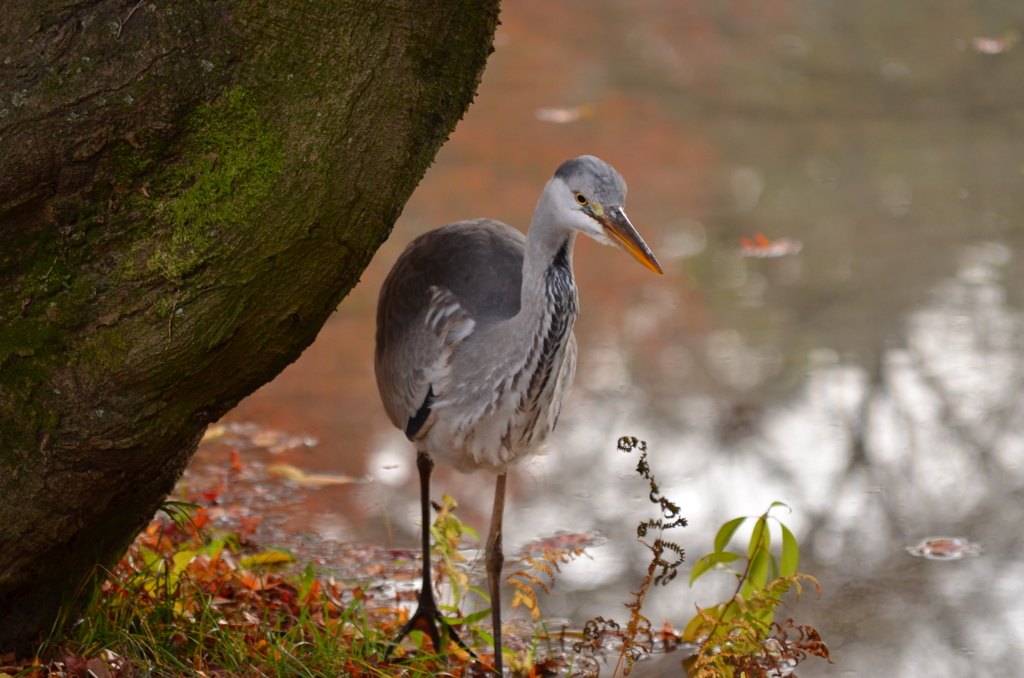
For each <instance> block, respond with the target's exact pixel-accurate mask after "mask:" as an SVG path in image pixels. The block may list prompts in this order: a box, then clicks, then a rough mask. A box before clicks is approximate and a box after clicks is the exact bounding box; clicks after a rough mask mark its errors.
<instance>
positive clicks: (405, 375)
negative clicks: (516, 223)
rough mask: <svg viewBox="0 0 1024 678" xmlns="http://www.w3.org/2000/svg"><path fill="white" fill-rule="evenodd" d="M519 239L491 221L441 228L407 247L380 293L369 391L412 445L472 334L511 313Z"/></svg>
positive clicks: (515, 308)
mask: <svg viewBox="0 0 1024 678" xmlns="http://www.w3.org/2000/svg"><path fill="white" fill-rule="evenodd" d="M524 243H525V238H524V237H523V235H522V234H521V233H519V232H518V231H516V230H515V229H513V228H511V227H509V226H506V225H504V224H501V223H499V222H496V221H490V220H478V221H471V222H459V223H456V224H449V225H448V226H444V227H442V228H439V229H437V230H434V231H430V232H428V233H426V234H424V235H422V236H420V237H419V238H417V239H416V240H414V241H413V242H412V243H410V244H409V246H408V247H407V248H406V250H405V252H403V253H402V255H401V256H400V257H399V259H398V261H397V262H396V263H395V266H394V268H392V269H391V273H390V274H389V275H388V277H387V280H385V282H384V285H383V287H382V288H381V294H380V300H379V303H378V306H377V350H376V360H375V366H376V372H377V385H378V387H379V389H380V393H381V399H382V400H383V402H384V409H385V410H386V411H387V413H388V417H389V418H390V419H391V421H392V423H394V424H395V426H397V427H398V428H400V429H402V430H403V431H405V432H406V435H408V436H409V437H410V439H416V438H418V437H420V436H422V435H425V434H426V431H427V430H429V427H430V423H431V418H430V411H431V404H432V403H433V401H434V399H436V398H441V397H443V396H444V395H445V390H446V388H447V381H446V380H447V377H448V375H449V374H450V368H451V361H452V357H453V355H454V354H455V351H457V349H458V346H459V344H461V343H462V342H463V341H464V340H466V339H467V338H469V337H470V336H471V335H472V334H473V332H475V331H480V330H482V329H484V328H486V327H488V326H490V325H492V324H493V323H496V322H500V321H501V320H505V319H507V318H511V317H513V316H515V315H516V313H518V312H519V295H520V288H521V287H522V262H523V250H524Z"/></svg>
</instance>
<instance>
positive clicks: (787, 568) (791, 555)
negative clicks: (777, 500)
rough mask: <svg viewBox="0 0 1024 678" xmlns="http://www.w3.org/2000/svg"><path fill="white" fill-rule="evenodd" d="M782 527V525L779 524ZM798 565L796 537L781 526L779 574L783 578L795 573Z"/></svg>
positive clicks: (798, 553) (798, 554) (798, 548)
mask: <svg viewBox="0 0 1024 678" xmlns="http://www.w3.org/2000/svg"><path fill="white" fill-rule="evenodd" d="M779 524H780V525H782V523H779ZM799 565H800V545H799V544H797V543H796V537H794V536H793V533H792V532H790V531H789V528H788V527H786V526H785V525H782V563H781V568H780V574H781V575H782V576H783V577H788V576H789V575H791V574H793V573H794V572H796V568H797V566H799Z"/></svg>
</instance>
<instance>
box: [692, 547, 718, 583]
mask: <svg viewBox="0 0 1024 678" xmlns="http://www.w3.org/2000/svg"><path fill="white" fill-rule="evenodd" d="M711 555H714V554H711ZM714 566H715V564H714V563H713V562H711V560H709V559H708V557H707V556H704V557H703V558H701V559H700V560H698V561H697V562H696V563H694V564H693V569H692V570H690V586H693V582H695V581H697V580H698V579H699V578H700V577H701V575H703V574H704V573H705V572H707V571H708V570H710V569H711V568H712V567H714Z"/></svg>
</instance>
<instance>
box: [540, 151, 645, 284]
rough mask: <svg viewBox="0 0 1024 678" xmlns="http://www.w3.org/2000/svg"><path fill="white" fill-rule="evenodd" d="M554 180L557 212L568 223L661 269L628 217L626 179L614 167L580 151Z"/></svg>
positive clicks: (560, 170)
mask: <svg viewBox="0 0 1024 678" xmlns="http://www.w3.org/2000/svg"><path fill="white" fill-rule="evenodd" d="M551 181H552V184H553V185H552V186H551V187H550V188H553V189H554V192H555V195H554V198H555V202H556V209H557V211H558V216H559V218H560V220H561V221H562V222H563V223H564V224H565V225H566V226H568V227H570V228H573V229H575V230H577V231H580V232H581V233H585V234H587V235H589V236H590V237H591V238H593V239H594V240H597V241H598V242H600V243H604V244H606V245H617V246H618V247H621V248H623V249H624V250H626V251H627V252H629V253H630V254H632V255H633V256H634V257H635V258H636V260H637V261H639V262H640V263H641V264H643V265H644V266H646V267H647V268H649V269H651V270H652V271H654V272H655V273H661V272H662V270H661V266H660V265H659V264H658V260H657V259H655V258H654V254H652V253H651V250H650V248H648V247H647V244H646V243H644V241H643V238H641V237H640V234H638V233H637V232H636V229H635V228H633V224H631V223H629V219H627V218H626V213H625V211H623V207H624V205H625V204H626V182H625V181H624V180H623V178H622V175H621V174H619V173H618V172H616V171H615V168H614V167H612V166H611V165H609V164H608V163H606V162H605V161H604V160H601V159H600V158H595V157H594V156H592V155H581V156H580V157H578V158H576V159H574V160H566V161H565V162H563V163H562V165H561V166H560V167H559V168H558V170H557V171H556V172H555V176H554V178H552V180H551Z"/></svg>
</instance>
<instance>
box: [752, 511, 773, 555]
mask: <svg viewBox="0 0 1024 678" xmlns="http://www.w3.org/2000/svg"><path fill="white" fill-rule="evenodd" d="M771 545H772V534H771V531H770V530H769V529H768V514H767V513H765V514H764V515H762V516H760V517H759V518H758V519H757V522H756V523H754V531H753V532H751V533H750V545H749V546H748V547H747V558H753V557H754V553H755V552H756V551H757V550H758V547H760V548H762V549H764V551H765V552H766V553H767V552H768V549H769V548H771Z"/></svg>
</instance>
